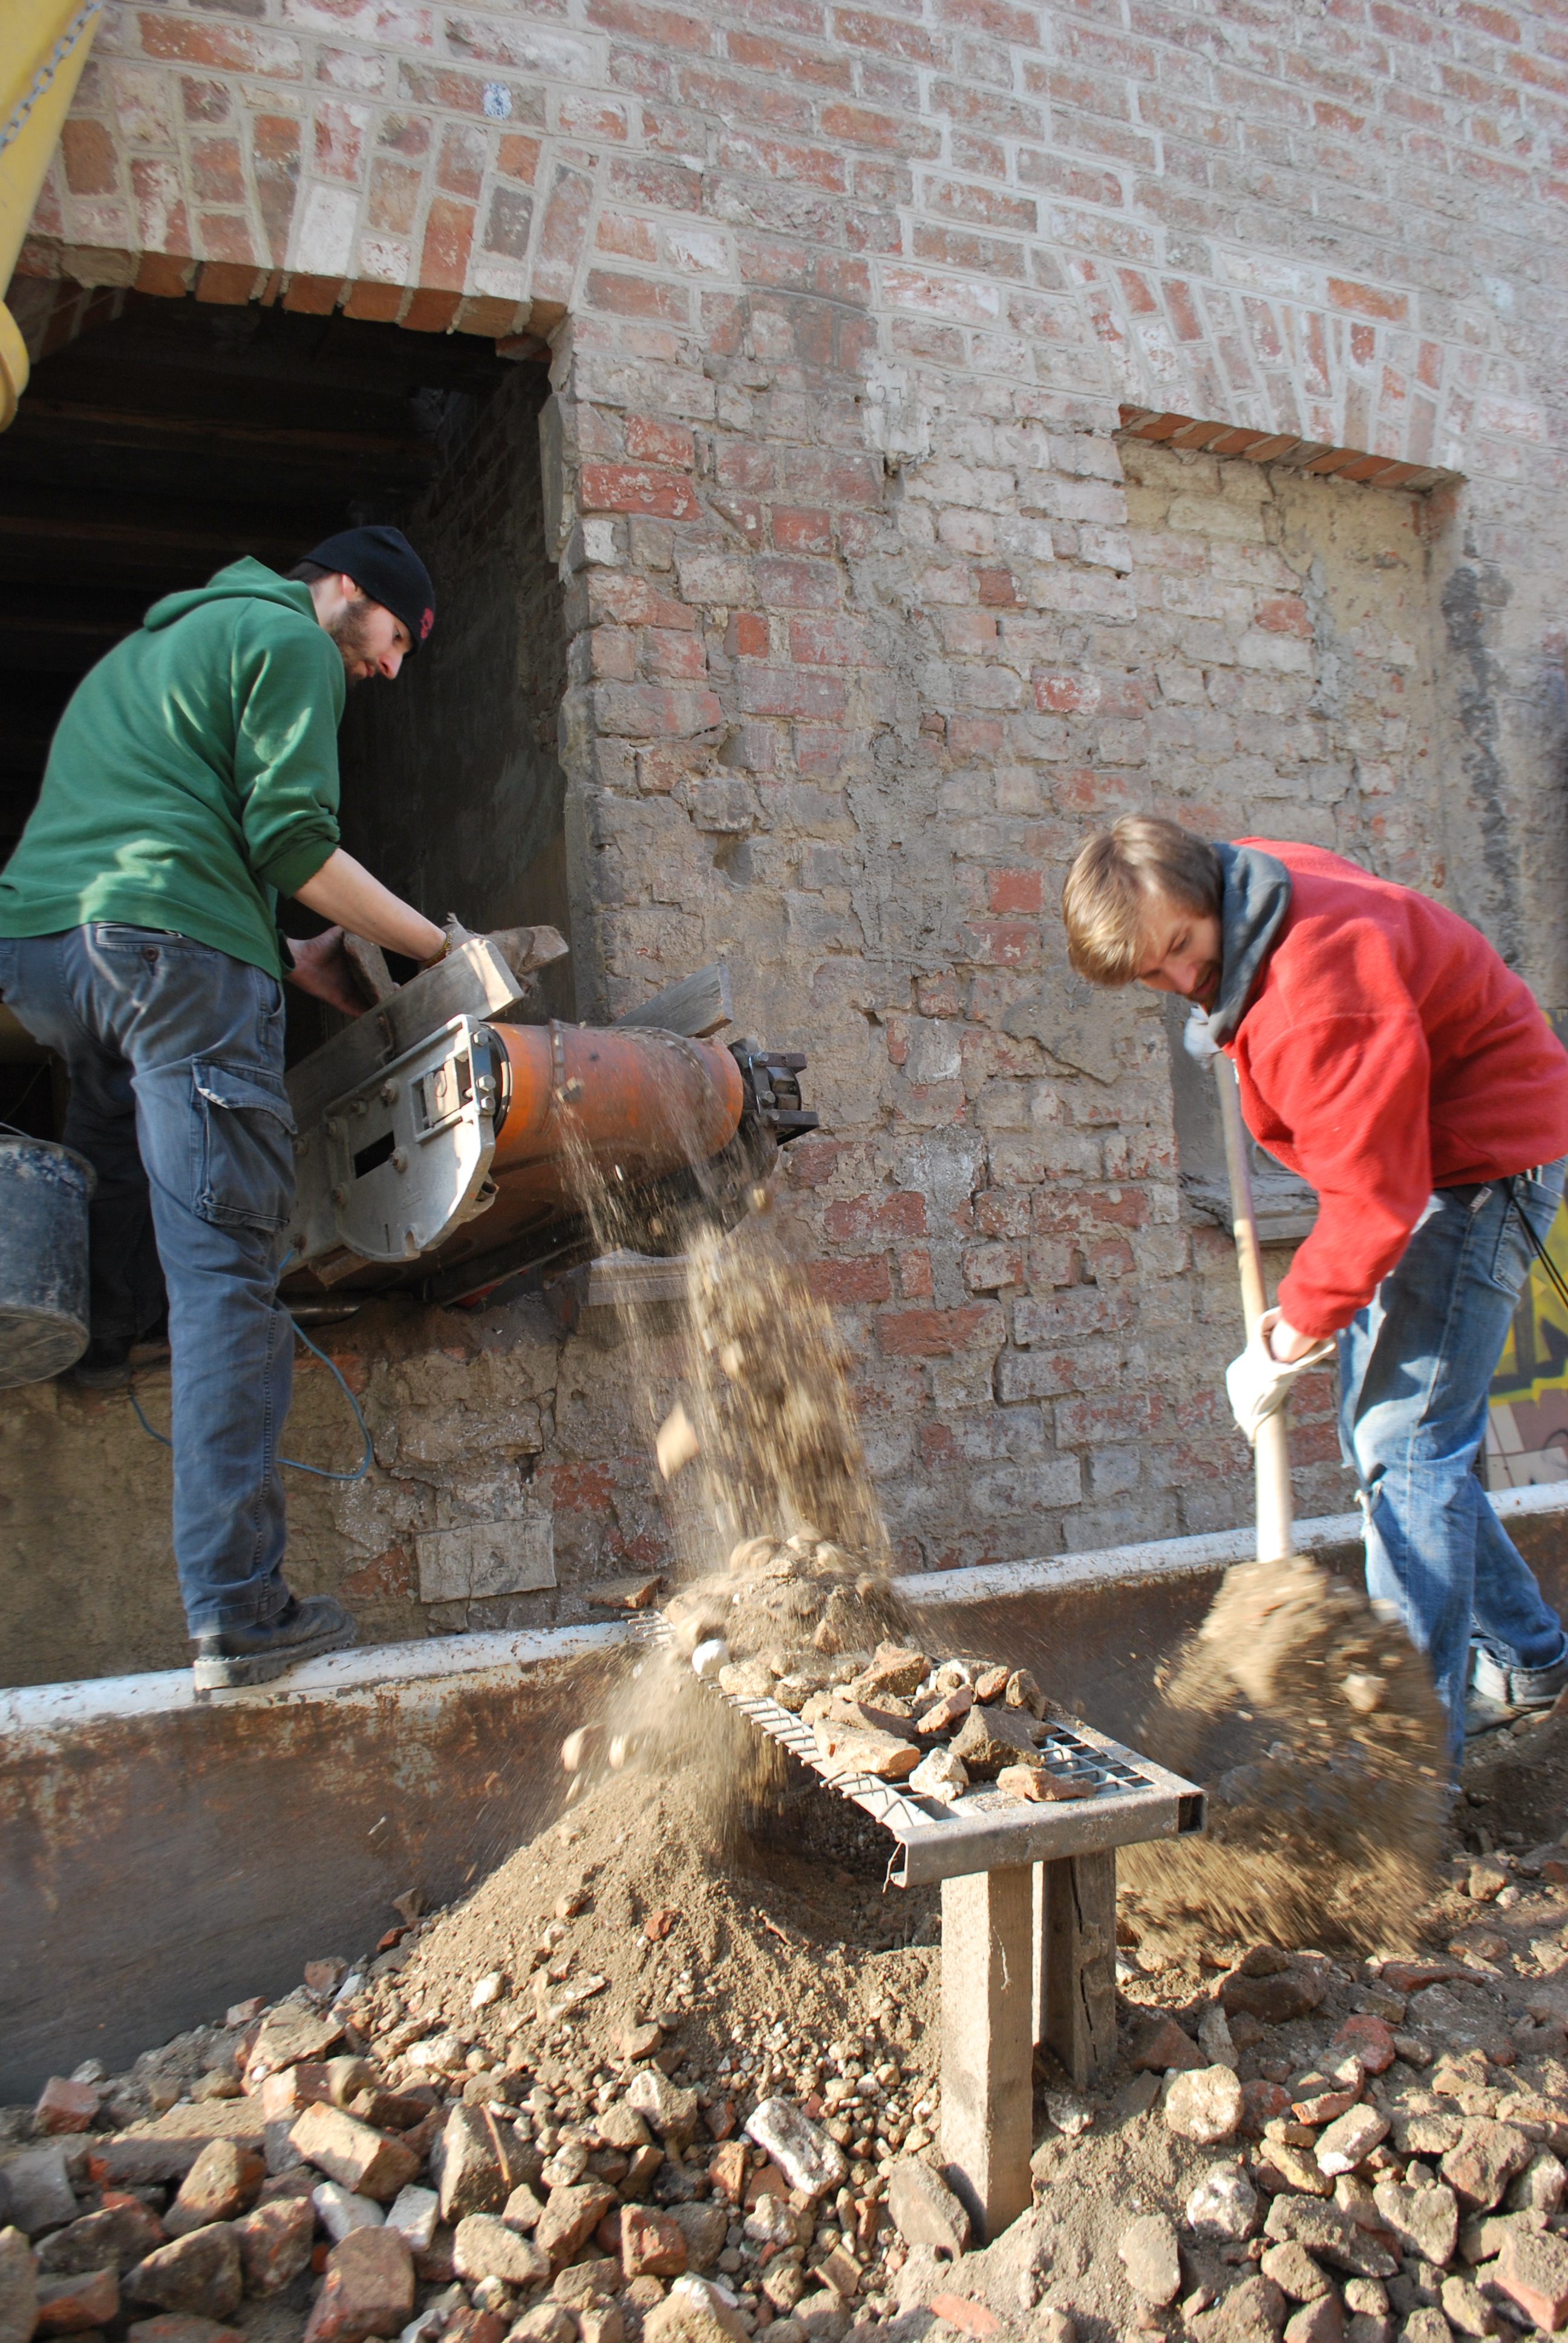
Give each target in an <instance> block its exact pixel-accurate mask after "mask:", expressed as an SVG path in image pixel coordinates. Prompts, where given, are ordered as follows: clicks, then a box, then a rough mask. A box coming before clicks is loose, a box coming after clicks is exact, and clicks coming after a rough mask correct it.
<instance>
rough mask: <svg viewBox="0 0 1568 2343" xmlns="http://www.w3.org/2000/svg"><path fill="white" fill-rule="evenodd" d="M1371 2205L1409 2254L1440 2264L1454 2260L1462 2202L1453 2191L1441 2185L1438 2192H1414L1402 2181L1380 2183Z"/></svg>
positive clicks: (1374, 2191) (1413, 2189)
mask: <svg viewBox="0 0 1568 2343" xmlns="http://www.w3.org/2000/svg"><path fill="white" fill-rule="evenodd" d="M1372 2202H1373V2204H1374V2205H1375V2206H1376V2207H1377V2209H1378V2211H1379V2212H1380V2213H1381V2214H1382V2218H1383V2222H1384V2224H1385V2226H1386V2227H1388V2229H1389V2230H1390V2231H1391V2232H1392V2235H1393V2236H1394V2237H1396V2238H1397V2239H1398V2240H1399V2243H1400V2244H1401V2245H1402V2247H1403V2248H1404V2250H1405V2251H1406V2253H1411V2254H1419V2255H1420V2256H1421V2258H1422V2261H1428V2262H1437V2263H1439V2264H1442V2263H1443V2262H1448V2261H1452V2258H1453V2248H1454V2245H1455V2243H1456V2241H1457V2239H1458V2237H1459V2199H1458V2198H1457V2197H1455V2195H1454V2193H1453V2191H1452V2188H1445V2187H1442V2185H1441V2184H1440V2185H1439V2186H1438V2187H1435V2188H1412V2187H1407V2186H1406V2184H1405V2183H1404V2182H1403V2181H1402V2180H1380V2181H1379V2182H1378V2183H1377V2184H1376V2186H1375V2187H1374V2188H1373V2190H1372Z"/></svg>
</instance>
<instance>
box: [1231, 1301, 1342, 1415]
mask: <svg viewBox="0 0 1568 2343" xmlns="http://www.w3.org/2000/svg"><path fill="white" fill-rule="evenodd" d="M1279 1322H1280V1313H1279V1312H1278V1311H1277V1310H1265V1311H1264V1312H1263V1314H1262V1316H1261V1318H1260V1319H1259V1321H1258V1322H1257V1325H1256V1326H1255V1327H1254V1329H1253V1330H1252V1333H1251V1338H1250V1339H1249V1341H1248V1343H1247V1347H1246V1349H1245V1350H1244V1351H1243V1352H1242V1353H1241V1357H1240V1358H1239V1359H1232V1360H1231V1363H1230V1365H1229V1366H1228V1367H1227V1368H1226V1370H1225V1389H1226V1391H1227V1393H1229V1394H1230V1400H1231V1414H1232V1415H1233V1416H1234V1417H1235V1419H1236V1426H1237V1429H1238V1431H1241V1432H1244V1433H1246V1435H1247V1438H1248V1439H1249V1440H1250V1441H1252V1442H1256V1440H1257V1437H1258V1427H1259V1425H1260V1424H1261V1423H1266V1422H1267V1420H1268V1418H1269V1417H1270V1416H1271V1415H1274V1414H1277V1413H1278V1412H1279V1410H1280V1409H1281V1408H1282V1407H1283V1406H1284V1405H1285V1403H1286V1402H1287V1401H1288V1400H1289V1398H1290V1396H1291V1390H1292V1385H1293V1384H1294V1383H1295V1380H1296V1377H1297V1376H1298V1375H1302V1374H1305V1373H1306V1371H1307V1369H1308V1368H1309V1367H1321V1366H1322V1363H1323V1362H1324V1360H1325V1359H1331V1358H1332V1356H1333V1353H1334V1344H1333V1338H1332V1335H1331V1336H1330V1337H1329V1338H1328V1339H1327V1340H1325V1341H1323V1342H1314V1343H1313V1345H1312V1349H1311V1350H1310V1351H1309V1352H1307V1353H1306V1355H1305V1356H1304V1357H1303V1358H1300V1359H1292V1360H1290V1361H1289V1362H1288V1363H1287V1362H1286V1361H1285V1360H1283V1359H1276V1358H1275V1356H1274V1354H1273V1353H1272V1351H1271V1349H1270V1348H1269V1336H1270V1334H1271V1332H1273V1329H1274V1328H1275V1327H1276V1326H1277V1325H1278V1324H1279Z"/></svg>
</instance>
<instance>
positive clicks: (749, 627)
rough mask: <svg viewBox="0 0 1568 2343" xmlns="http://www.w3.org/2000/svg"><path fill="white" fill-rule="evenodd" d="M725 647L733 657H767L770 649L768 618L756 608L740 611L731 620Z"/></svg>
mask: <svg viewBox="0 0 1568 2343" xmlns="http://www.w3.org/2000/svg"><path fill="white" fill-rule="evenodd" d="M725 648H726V649H728V651H729V656H730V657H731V659H766V658H767V656H768V649H769V632H768V621H767V619H766V618H760V617H759V615H758V614H757V612H756V611H755V610H741V611H738V612H737V614H736V616H735V617H734V618H732V619H731V620H730V622H729V639H728V640H727V642H726V646H725Z"/></svg>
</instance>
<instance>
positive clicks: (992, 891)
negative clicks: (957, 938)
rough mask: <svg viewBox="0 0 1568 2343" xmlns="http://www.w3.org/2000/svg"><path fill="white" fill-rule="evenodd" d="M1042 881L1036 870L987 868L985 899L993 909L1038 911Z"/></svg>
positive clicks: (1041, 893) (1041, 896) (1042, 886)
mask: <svg viewBox="0 0 1568 2343" xmlns="http://www.w3.org/2000/svg"><path fill="white" fill-rule="evenodd" d="M1043 888H1044V882H1043V880H1042V878H1041V874H1040V871H1038V870H988V871H987V873H986V899H987V900H988V902H989V903H990V908H991V910H993V911H1038V910H1040V907H1041V901H1042V898H1043Z"/></svg>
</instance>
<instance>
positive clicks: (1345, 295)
mask: <svg viewBox="0 0 1568 2343" xmlns="http://www.w3.org/2000/svg"><path fill="white" fill-rule="evenodd" d="M1328 290H1329V301H1330V304H1331V306H1332V307H1333V308H1336V309H1353V310H1355V311H1357V312H1358V313H1359V315H1360V316H1362V317H1388V318H1390V319H1392V321H1393V322H1394V323H1395V324H1402V323H1403V321H1404V319H1405V318H1406V317H1408V316H1409V315H1410V303H1409V301H1408V300H1407V298H1406V297H1405V296H1404V295H1403V294H1402V293H1391V292H1390V291H1389V290H1388V289H1387V287H1382V286H1376V285H1357V284H1355V283H1353V282H1352V280H1351V279H1350V278H1348V277H1330V279H1329V287H1328ZM1353 444H1354V443H1353V442H1352V445H1353Z"/></svg>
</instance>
